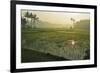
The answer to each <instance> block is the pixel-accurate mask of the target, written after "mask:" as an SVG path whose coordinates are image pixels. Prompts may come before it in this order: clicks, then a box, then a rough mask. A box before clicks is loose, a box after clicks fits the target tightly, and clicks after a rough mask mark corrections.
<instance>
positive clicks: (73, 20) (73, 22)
mask: <svg viewBox="0 0 100 73" xmlns="http://www.w3.org/2000/svg"><path fill="white" fill-rule="evenodd" d="M70 20H71V21H72V28H74V24H75V19H74V18H71V19H70Z"/></svg>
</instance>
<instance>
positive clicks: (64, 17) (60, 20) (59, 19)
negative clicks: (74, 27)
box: [22, 10, 90, 24]
mask: <svg viewBox="0 0 100 73" xmlns="http://www.w3.org/2000/svg"><path fill="white" fill-rule="evenodd" d="M28 11H29V12H32V13H33V14H36V15H37V17H39V20H42V21H46V22H50V23H53V24H71V23H72V21H71V20H70V18H74V19H75V20H76V21H79V20H82V19H90V14H89V13H75V12H52V11H30V10H28ZM25 12H26V10H22V16H23V15H24V13H25Z"/></svg>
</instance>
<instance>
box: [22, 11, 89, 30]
mask: <svg viewBox="0 0 100 73" xmlns="http://www.w3.org/2000/svg"><path fill="white" fill-rule="evenodd" d="M51 16H53V15H51ZM58 16H59V15H58ZM77 17H78V16H77ZM42 19H43V17H42V18H41V17H40V16H39V15H38V14H35V13H32V12H29V11H27V12H24V13H22V15H21V25H22V27H25V28H27V27H30V28H65V29H71V28H72V29H90V19H84V18H83V19H79V20H77V19H75V18H74V16H73V17H68V18H65V20H66V21H65V22H63V20H64V19H63V20H62V19H61V20H58V19H59V18H56V17H55V20H56V21H58V22H57V23H56V22H55V23H52V20H51V21H46V19H45V20H42ZM50 19H53V18H50ZM59 21H62V23H59ZM69 21H70V22H69Z"/></svg>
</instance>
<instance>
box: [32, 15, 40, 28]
mask: <svg viewBox="0 0 100 73" xmlns="http://www.w3.org/2000/svg"><path fill="white" fill-rule="evenodd" d="M32 19H33V23H34V28H36V26H35V24H36V21H38V20H39V17H37V15H36V14H34V15H33V16H32Z"/></svg>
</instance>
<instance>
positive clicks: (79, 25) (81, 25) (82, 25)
mask: <svg viewBox="0 0 100 73" xmlns="http://www.w3.org/2000/svg"><path fill="white" fill-rule="evenodd" d="M75 28H76V29H85V30H89V29H90V20H80V21H78V22H76V24H75Z"/></svg>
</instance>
